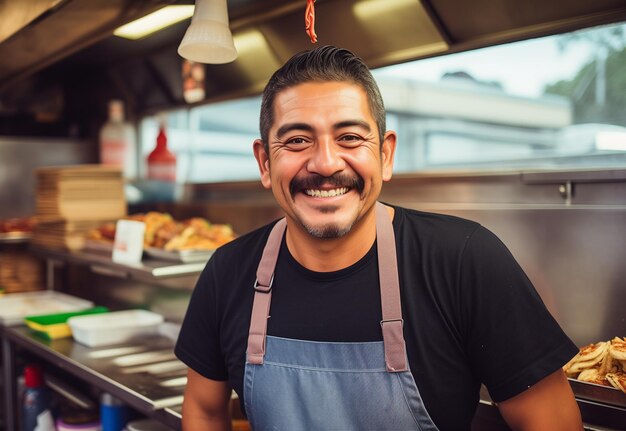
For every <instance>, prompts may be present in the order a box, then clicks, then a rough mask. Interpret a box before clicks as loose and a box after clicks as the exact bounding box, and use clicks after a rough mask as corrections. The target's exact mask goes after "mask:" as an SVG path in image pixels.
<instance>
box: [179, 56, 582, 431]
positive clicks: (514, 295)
mask: <svg viewBox="0 0 626 431" xmlns="http://www.w3.org/2000/svg"><path fill="white" fill-rule="evenodd" d="M253 148H254V155H255V157H256V159H257V161H258V165H259V170H260V174H261V182H262V184H263V186H264V187H265V188H267V189H271V190H272V193H273V194H274V197H275V198H276V201H277V202H278V204H279V205H280V207H281V208H282V210H283V211H284V214H285V218H284V219H281V220H279V221H277V222H274V223H271V224H270V225H268V226H265V227H263V228H261V229H258V230H256V231H254V232H251V233H249V234H247V235H244V236H242V237H241V238H239V239H237V240H236V241H233V242H231V243H229V244H227V245H225V246H223V247H222V248H220V249H219V250H217V251H216V252H215V254H214V255H213V257H212V258H211V260H210V261H209V263H208V264H207V267H206V268H205V270H204V271H203V273H202V275H201V277H200V279H199V280H198V284H197V286H196V288H195V290H194V293H193V295H192V298H191V302H190V305H189V309H188V311H187V315H186V317H185V320H184V323H183V326H182V329H181V334H180V337H179V340H178V343H177V346H176V354H177V355H178V357H179V358H180V359H181V360H182V361H184V362H185V363H186V364H187V365H188V366H189V372H188V384H187V387H186V391H185V402H184V404H183V428H184V429H185V430H224V429H230V416H229V412H228V402H229V399H230V393H231V389H234V390H235V391H236V392H237V394H238V395H239V398H240V400H241V402H242V407H243V408H244V410H245V412H246V414H247V416H248V418H249V420H250V423H251V424H252V426H253V428H254V429H255V430H270V429H271V430H274V429H277V430H385V429H388V430H413V429H415V430H418V429H419V430H467V429H469V428H470V424H471V421H472V418H473V415H474V413H475V410H476V406H477V401H478V391H479V388H480V384H481V383H484V384H485V385H486V386H487V388H488V389H489V391H490V393H491V396H492V398H493V399H494V400H495V401H497V402H498V403H499V408H500V411H501V413H502V414H503V416H504V418H505V420H506V421H507V422H508V424H509V425H510V426H511V427H512V428H513V429H519V430H567V431H570V430H576V429H582V424H581V420H580V413H579V411H578V408H577V405H576V402H575V400H574V397H573V394H572V391H571V389H570V387H569V384H568V383H567V380H566V379H565V376H564V375H563V372H562V371H561V366H562V365H563V364H564V363H565V362H567V360H569V359H570V358H571V357H572V356H573V355H574V354H576V353H577V349H576V347H575V346H574V345H573V344H572V342H571V341H570V340H569V339H568V338H567V336H565V334H564V333H563V332H562V331H561V329H560V328H559V326H558V325H557V323H556V322H555V321H554V319H553V318H552V317H551V316H550V314H549V313H548V311H547V310H546V308H545V307H544V305H543V303H542V302H541V299H540V298H539V296H538V295H537V293H536V291H535V290H534V288H533V286H532V285H531V284H530V282H529V280H528V278H527V277H526V276H525V275H524V273H523V271H522V270H521V268H520V267H519V265H518V264H517V263H516V262H515V260H514V259H513V257H512V256H511V254H510V253H509V252H508V250H507V249H506V247H505V246H504V245H503V244H502V243H501V242H500V241H499V240H498V239H497V238H496V237H495V236H494V235H493V234H492V233H491V232H489V231H488V230H486V229H485V228H483V227H482V226H480V225H478V224H477V223H474V222H471V221H468V220H463V219H459V218H455V217H451V216H445V215H439V214H430V213H424V212H419V211H413V210H407V209H404V208H401V207H394V206H391V205H383V204H381V203H379V202H378V201H377V199H378V196H379V194H380V192H381V189H382V186H383V183H384V182H385V181H389V180H390V179H391V176H392V169H393V158H394V153H395V148H396V134H395V132H393V131H388V130H386V127H385V111H384V106H383V101H382V98H381V96H380V92H379V90H378V87H377V85H376V83H375V81H374V79H373V78H372V75H371V73H370V72H369V70H368V69H367V67H366V66H365V64H364V63H363V62H362V61H361V60H360V59H359V58H358V57H356V56H354V55H353V54H352V53H350V52H349V51H347V50H344V49H338V48H335V47H322V48H319V49H316V50H312V51H307V52H304V53H301V54H298V55H296V56H294V57H293V58H292V59H290V60H289V61H288V62H287V63H286V64H285V65H284V66H283V67H282V68H281V69H279V70H278V71H277V72H276V73H275V74H274V75H273V76H272V78H271V79H270V81H269V83H268V85H267V86H266V88H265V91H264V93H263V102H262V107H261V139H259V140H256V141H255V142H254V147H253ZM270 316H271V317H270ZM539 334H540V335H539Z"/></svg>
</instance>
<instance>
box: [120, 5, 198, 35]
mask: <svg viewBox="0 0 626 431" xmlns="http://www.w3.org/2000/svg"><path fill="white" fill-rule="evenodd" d="M193 10H194V6H193V5H180V6H165V7H164V8H162V9H159V10H157V11H155V12H152V13H151V14H149V15H146V16H144V17H142V18H139V19H136V20H135V21H132V22H129V23H128V24H124V25H123V26H121V27H118V28H117V29H115V31H114V32H113V34H114V35H115V36H119V37H124V38H126V39H132V40H136V39H141V38H142V37H146V36H148V35H149V34H152V33H154V32H156V31H159V30H161V29H163V28H165V27H168V26H170V25H172V24H176V23H177V22H180V21H182V20H184V19H187V18H189V17H190V16H192V15H193Z"/></svg>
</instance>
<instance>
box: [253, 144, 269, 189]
mask: <svg viewBox="0 0 626 431" xmlns="http://www.w3.org/2000/svg"><path fill="white" fill-rule="evenodd" d="M252 149H253V151H254V158H255V159H256V162H257V164H258V165H259V173H260V174H261V184H263V187H265V188H266V189H269V188H271V187H272V180H271V177H270V158H269V154H267V153H266V152H265V147H264V146H263V141H262V140H260V139H256V140H255V141H254V143H253V144H252Z"/></svg>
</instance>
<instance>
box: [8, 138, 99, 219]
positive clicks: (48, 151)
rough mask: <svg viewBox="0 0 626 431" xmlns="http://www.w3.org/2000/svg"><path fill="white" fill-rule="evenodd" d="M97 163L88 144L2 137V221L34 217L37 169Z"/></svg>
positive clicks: (91, 147) (64, 140)
mask: <svg viewBox="0 0 626 431" xmlns="http://www.w3.org/2000/svg"><path fill="white" fill-rule="evenodd" d="M96 160H97V153H96V147H95V145H92V144H91V142H89V141H83V140H76V139H69V138H65V139H49V138H45V139H43V138H21V137H2V136H0V219H5V218H10V217H24V216H29V215H32V214H34V211H35V188H36V181H35V169H36V168H38V167H42V166H58V165H73V164H77V163H94V162H96Z"/></svg>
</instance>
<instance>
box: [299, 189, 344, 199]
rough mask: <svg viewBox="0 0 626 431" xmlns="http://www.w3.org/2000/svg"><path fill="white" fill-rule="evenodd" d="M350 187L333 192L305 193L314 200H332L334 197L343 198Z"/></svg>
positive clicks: (313, 191)
mask: <svg viewBox="0 0 626 431" xmlns="http://www.w3.org/2000/svg"><path fill="white" fill-rule="evenodd" d="M348 190H349V189H348V187H341V188H338V189H332V190H311V189H309V190H305V191H304V193H306V194H307V195H309V196H313V197H314V198H332V197H334V196H341V195H345V194H346V193H348Z"/></svg>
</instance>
